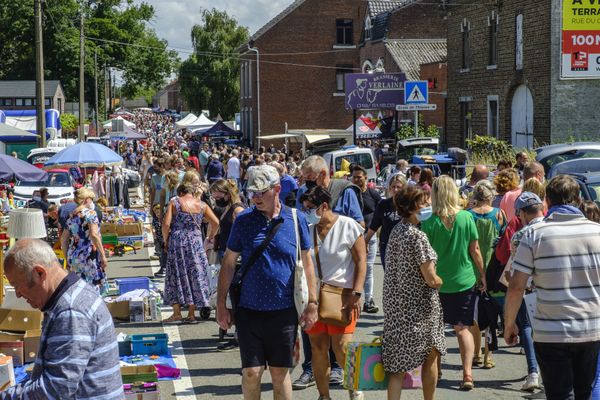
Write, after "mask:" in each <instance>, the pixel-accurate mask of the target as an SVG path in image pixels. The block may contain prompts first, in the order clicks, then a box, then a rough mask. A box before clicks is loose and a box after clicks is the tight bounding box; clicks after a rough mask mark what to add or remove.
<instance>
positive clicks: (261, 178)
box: [246, 165, 279, 192]
mask: <svg viewBox="0 0 600 400" xmlns="http://www.w3.org/2000/svg"><path fill="white" fill-rule="evenodd" d="M248 174H249V177H248V186H247V187H246V190H248V191H249V192H264V191H266V190H269V189H270V188H272V187H273V186H275V185H279V173H278V172H277V170H276V169H275V168H274V167H271V166H270V165H259V166H256V167H252V168H250V169H249V170H248Z"/></svg>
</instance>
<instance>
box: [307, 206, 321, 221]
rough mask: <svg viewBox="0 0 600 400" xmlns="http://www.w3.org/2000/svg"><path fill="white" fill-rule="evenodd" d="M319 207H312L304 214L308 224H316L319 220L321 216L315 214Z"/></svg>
mask: <svg viewBox="0 0 600 400" xmlns="http://www.w3.org/2000/svg"><path fill="white" fill-rule="evenodd" d="M318 209H319V208H318V207H317V208H313V209H312V210H310V212H309V213H307V214H306V220H307V221H308V223H309V225H317V224H318V223H319V222H320V221H321V216H320V215H317V210H318Z"/></svg>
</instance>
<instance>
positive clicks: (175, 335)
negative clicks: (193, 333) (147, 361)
mask: <svg viewBox="0 0 600 400" xmlns="http://www.w3.org/2000/svg"><path fill="white" fill-rule="evenodd" d="M163 331H164V332H165V333H166V334H167V335H169V340H170V341H171V344H172V345H173V349H172V351H171V354H172V356H173V359H174V360H175V365H176V366H177V368H179V369H180V370H181V377H180V378H179V379H176V380H174V381H172V382H173V388H174V389H175V397H176V398H177V400H196V395H195V394H194V387H193V385H192V378H191V377H190V371H189V369H188V365H187V360H186V359H185V353H184V352H183V347H181V336H179V327H178V326H177V325H163ZM190 393H191V394H190Z"/></svg>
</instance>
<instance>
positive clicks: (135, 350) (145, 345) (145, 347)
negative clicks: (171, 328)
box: [131, 333, 169, 356]
mask: <svg viewBox="0 0 600 400" xmlns="http://www.w3.org/2000/svg"><path fill="white" fill-rule="evenodd" d="M168 343H169V335H167V334H166V333H155V334H142V335H131V350H132V351H131V353H132V354H133V355H134V356H141V355H149V356H150V355H152V356H164V355H169V346H168Z"/></svg>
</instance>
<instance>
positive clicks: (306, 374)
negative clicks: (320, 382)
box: [292, 371, 315, 390]
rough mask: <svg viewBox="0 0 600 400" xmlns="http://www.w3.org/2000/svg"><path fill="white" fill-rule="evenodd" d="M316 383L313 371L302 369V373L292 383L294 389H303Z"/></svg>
mask: <svg viewBox="0 0 600 400" xmlns="http://www.w3.org/2000/svg"><path fill="white" fill-rule="evenodd" d="M314 384H315V377H314V376H313V373H312V371H302V375H300V377H299V378H298V379H296V380H295V381H294V383H292V389H294V390H302V389H306V388H307V387H309V386H314Z"/></svg>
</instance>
